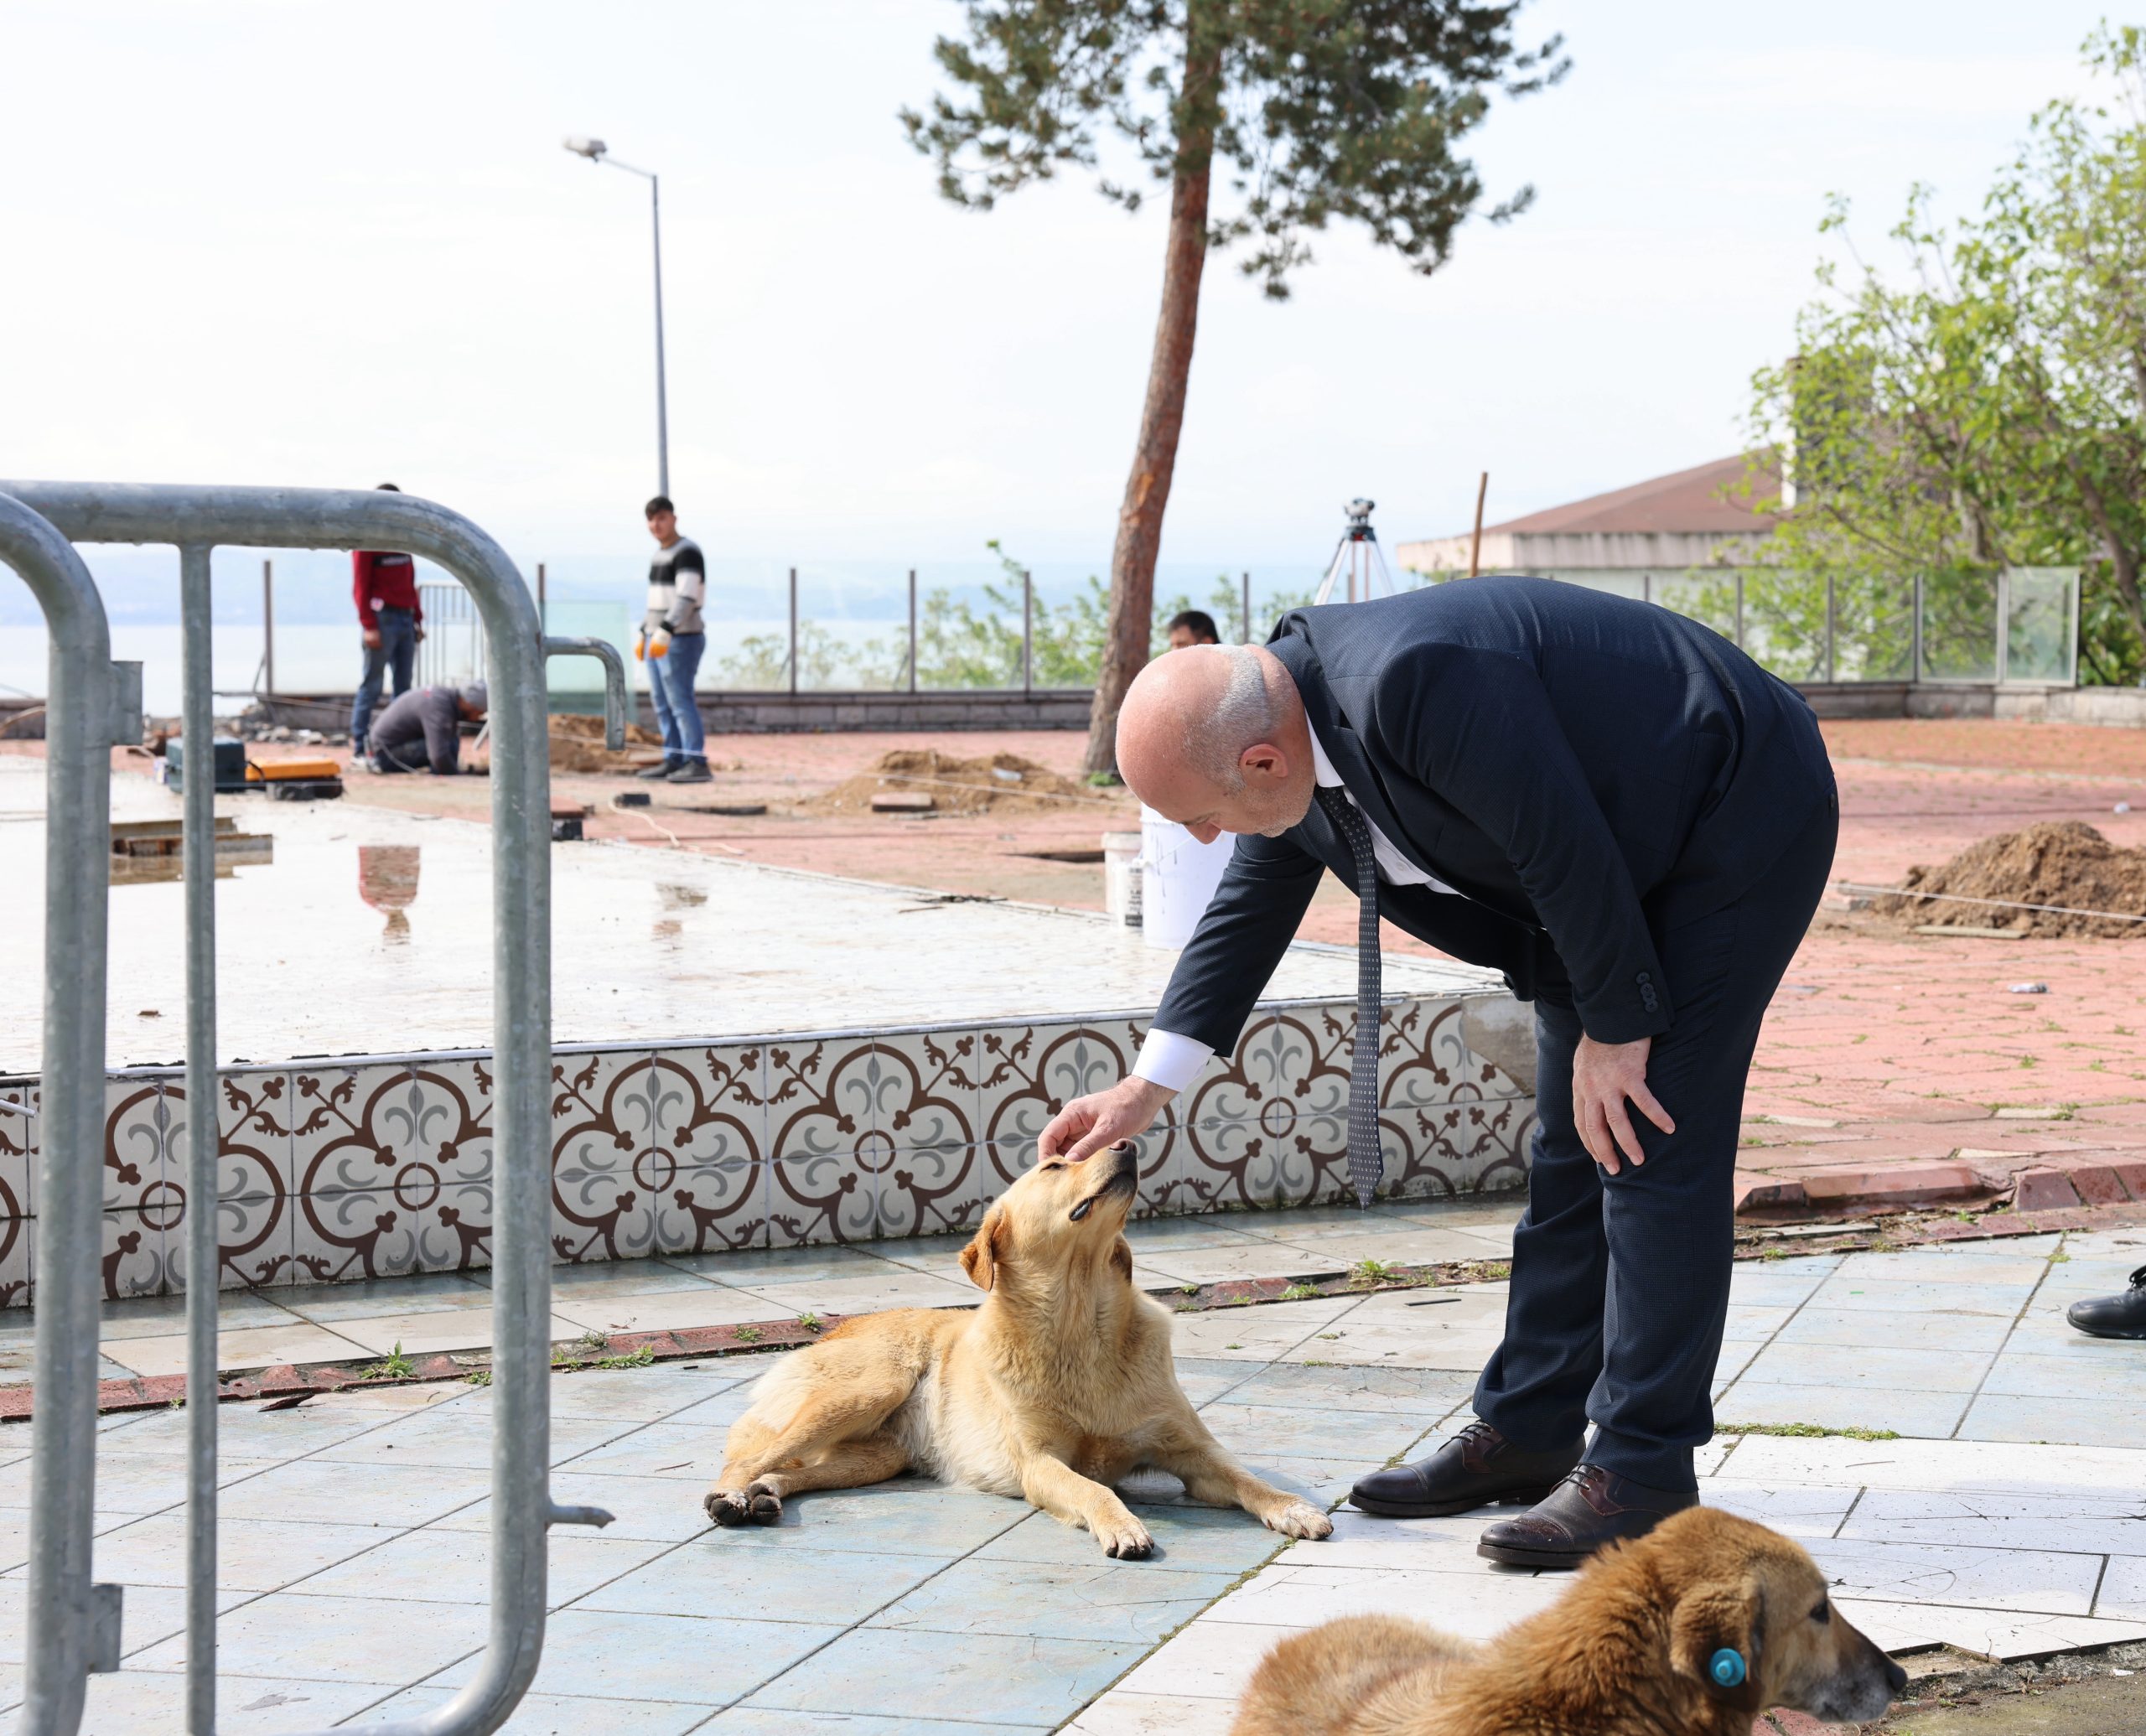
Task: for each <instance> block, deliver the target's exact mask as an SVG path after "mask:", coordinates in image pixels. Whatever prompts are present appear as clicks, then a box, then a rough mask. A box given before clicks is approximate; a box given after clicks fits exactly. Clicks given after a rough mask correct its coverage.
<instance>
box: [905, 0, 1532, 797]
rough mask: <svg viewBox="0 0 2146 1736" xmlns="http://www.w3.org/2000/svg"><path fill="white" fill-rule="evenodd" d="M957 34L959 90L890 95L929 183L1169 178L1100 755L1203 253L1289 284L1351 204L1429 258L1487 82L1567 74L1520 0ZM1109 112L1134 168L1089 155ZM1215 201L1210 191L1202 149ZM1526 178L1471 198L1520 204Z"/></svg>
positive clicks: (1018, 1) (1458, 191)
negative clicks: (914, 99)
mask: <svg viewBox="0 0 2146 1736" xmlns="http://www.w3.org/2000/svg"><path fill="white" fill-rule="evenodd" d="M964 4H965V8H966V10H967V37H966V39H955V38H951V37H941V39H939V41H938V43H937V44H936V54H937V58H938V60H939V64H940V65H941V69H942V70H944V72H945V73H946V77H947V78H948V80H950V81H951V84H952V85H953V86H955V87H956V93H957V94H956V95H955V96H947V95H945V94H943V93H942V94H941V95H938V96H935V97H934V98H933V100H932V102H931V105H930V112H929V113H928V114H920V113H917V112H915V111H908V110H905V111H903V114H902V123H903V125H904V126H905V127H906V128H907V130H908V132H909V136H910V140H911V142H912V143H914V144H915V146H916V148H918V149H919V150H920V151H921V152H923V153H925V154H926V155H928V156H930V157H931V158H934V159H935V160H936V163H938V166H939V190H940V191H941V194H944V195H945V196H946V198H948V199H949V200H953V201H954V202H955V203H956V204H958V205H967V206H970V207H972V208H974V209H977V210H989V209H990V208H991V207H992V205H993V204H994V203H995V202H996V201H997V200H998V199H999V198H1000V197H1001V196H1002V195H1003V194H1008V193H1011V192H1013V191H1015V190H1016V189H1019V188H1021V187H1024V186H1025V185H1027V184H1029V183H1030V182H1032V181H1039V180H1047V179H1050V178H1051V177H1052V176H1053V175H1055V174H1056V173H1057V172H1058V171H1059V169H1060V168H1062V167H1065V166H1067V165H1071V166H1073V167H1076V168H1088V169H1095V170H1096V171H1098V174H1099V178H1100V179H1101V185H1102V191H1103V193H1104V194H1105V195H1106V196H1107V197H1108V198H1110V199H1112V200H1116V201H1117V202H1118V203H1119V204H1121V205H1124V206H1125V207H1126V209H1127V210H1138V208H1139V206H1140V205H1141V203H1142V201H1143V188H1142V187H1141V185H1140V184H1139V183H1140V181H1142V180H1143V179H1145V180H1148V181H1152V182H1155V183H1162V184H1168V186H1169V189H1170V213H1169V236H1168V239H1167V241H1165V243H1164V262H1163V293H1162V306H1161V310H1160V313H1159V316H1158V318H1157V319H1156V323H1155V341H1154V350H1153V357H1152V359H1151V360H1150V362H1149V365H1148V390H1147V396H1146V401H1145V402H1144V404H1143V407H1142V410H1141V415H1140V432H1139V436H1138V439H1137V440H1136V441H1135V443H1134V446H1133V465H1132V470H1131V474H1130V475H1129V476H1128V477H1127V481H1126V487H1125V497H1124V500H1123V503H1122V505H1121V506H1120V508H1119V510H1118V524H1117V542H1116V546H1115V547H1114V548H1113V550H1112V555H1111V583H1110V593H1109V595H1110V603H1109V615H1108V619H1107V628H1106V637H1105V643H1104V647H1103V656H1102V668H1101V671H1100V672H1099V675H1098V677H1097V680H1096V698H1095V710H1094V713H1093V718H1092V722H1091V728H1090V733H1089V738H1088V754H1087V764H1088V768H1089V769H1090V770H1091V771H1107V770H1110V769H1111V768H1112V762H1113V753H1112V748H1113V738H1114V734H1115V728H1116V723H1117V708H1118V704H1119V702H1120V701H1121V700H1122V698H1123V697H1124V693H1125V689H1126V687H1127V686H1128V685H1129V684H1130V683H1131V681H1132V680H1133V676H1135V675H1137V674H1138V673H1139V671H1140V668H1141V666H1142V665H1143V663H1145V662H1146V661H1147V660H1148V654H1149V624H1150V617H1151V615H1152V614H1153V598H1154V578H1155V559H1156V554H1157V552H1158V550H1159V547H1160V546H1161V542H1162V527H1163V514H1164V508H1165V507H1166V506H1167V505H1168V503H1169V490H1170V480H1171V476H1172V474H1173V471H1174V468H1175V465H1176V462H1177V446H1178V436H1179V430H1180V428H1182V426H1183V423H1184V401H1185V385H1186V381H1187V380H1188V378H1189V376H1190V372H1191V367H1192V350H1193V339H1194V334H1195V327H1196V324H1197V321H1198V315H1199V303H1200V278H1201V275H1202V272H1204V270H1205V264H1206V257H1207V255H1208V253H1209V252H1210V251H1211V250H1214V249H1216V248H1221V247H1226V246H1231V245H1233V244H1236V243H1239V242H1242V243H1245V244H1247V252H1246V256H1245V257H1244V260H1243V269H1244V271H1245V272H1247V274H1248V275H1250V276H1252V277H1256V278H1257V279H1258V280H1259V281H1260V283H1261V285H1262V288H1264V289H1265V291H1266V293H1267V294H1268V295H1269V296H1272V297H1274V298H1283V297H1285V296H1286V295H1287V294H1288V274H1289V272H1290V271H1291V270H1292V269H1293V267H1297V266H1299V265H1304V264H1306V263H1309V261H1310V259H1311V257H1312V256H1311V251H1310V249H1309V246H1307V245H1306V244H1305V241H1304V236H1305V234H1306V232H1307V231H1313V230H1319V229H1324V227H1325V226H1326V225H1327V224H1328V223H1329V222H1330V220H1333V219H1335V218H1337V217H1339V218H1350V219H1354V220H1356V221H1359V222H1361V223H1362V224H1364V225H1366V227H1367V228H1368V229H1369V230H1370V231H1371V235H1372V236H1373V237H1374V238H1375V239H1376V241H1380V242H1381V243H1382V244H1384V245H1385V246H1390V247H1392V248H1393V249H1394V250H1395V251H1397V252H1399V253H1400V254H1401V255H1402V257H1404V258H1406V259H1407V261H1408V262H1410V264H1411V265H1412V266H1413V267H1414V269H1416V270H1417V271H1418V272H1423V273H1426V274H1428V273H1429V272H1433V271H1435V270H1436V269H1437V268H1438V267H1439V266H1440V265H1442V264H1444V262H1445V260H1446V257H1447V256H1448V254H1449V251H1450V250H1451V247H1452V241H1453V232H1454V229H1455V228H1456V227H1458V226H1459V224H1460V222H1461V221H1462V220H1464V218H1465V217H1467V216H1468V215H1469V214H1470V212H1472V211H1473V210H1475V207H1476V205H1478V203H1479V202H1480V200H1481V197H1482V185H1481V183H1480V181H1479V180H1478V179H1477V178H1476V174H1475V167H1474V165H1473V164H1472V163H1470V162H1469V161H1468V160H1467V159H1466V158H1464V157H1461V156H1459V155H1457V154H1456V153H1455V148H1456V146H1457V145H1458V144H1459V142H1460V141H1461V140H1462V139H1463V138H1464V137H1465V135H1466V134H1467V133H1468V132H1470V131H1471V130H1473V128H1474V127H1475V126H1476V125H1477V124H1478V123H1479V122H1480V121H1481V120H1482V118H1483V116H1484V114H1485V111H1487V109H1488V106H1489V92H1490V91H1491V90H1492V89H1493V88H1494V87H1495V88H1501V89H1503V90H1504V91H1506V93H1507V94H1508V95H1511V96H1521V95H1524V94H1526V93H1527V92H1529V91H1536V90H1538V89H1540V88H1542V86H1544V85H1546V84H1548V83H1550V82H1552V81H1553V80H1556V79H1558V77H1560V76H1562V75H1563V73H1564V71H1565V70H1566V67H1567V65H1568V62H1566V61H1565V60H1563V59H1562V58H1561V57H1560V56H1559V53H1558V49H1559V44H1558V39H1554V38H1553V39H1551V40H1550V41H1548V42H1547V43H1546V44H1543V45H1542V47H1541V48H1539V49H1533V50H1523V49H1519V48H1517V47H1516V45H1515V43H1514V40H1513V32H1512V22H1513V17H1514V14H1515V13H1516V12H1517V11H1518V9H1519V7H1518V4H1517V0H1509V3H1504V4H1478V3H1470V0H964ZM1105 133H1115V134H1116V135H1117V137H1119V138H1120V139H1122V141H1123V142H1124V144H1125V146H1126V147H1127V153H1128V154H1129V158H1130V161H1131V162H1132V163H1133V164H1134V165H1136V167H1137V173H1136V174H1134V175H1133V177H1131V178H1130V179H1117V178H1116V177H1115V176H1114V175H1113V174H1111V173H1109V172H1107V170H1106V168H1105V165H1104V164H1103V163H1102V158H1101V155H1100V153H1099V151H1098V147H1097V140H1098V137H1099V136H1101V135H1103V134H1105ZM1218 161H1219V162H1220V163H1221V164H1222V165H1223V172H1224V174H1225V177H1226V181H1227V188H1226V194H1227V197H1226V200H1225V204H1226V207H1227V208H1226V209H1225V210H1217V209H1216V206H1215V203H1214V201H1213V200H1212V198H1211V194H1212V190H1213V189H1212V183H1213V179H1214V172H1215V168H1216V163H1217V162H1218ZM1530 196H1531V194H1530V190H1529V189H1521V191H1520V192H1519V193H1517V194H1515V195H1514V196H1513V197H1512V198H1511V199H1509V200H1506V201H1504V202H1503V203H1501V204H1500V205H1496V206H1495V207H1494V208H1493V209H1492V210H1490V213H1489V215H1490V219H1491V220H1492V221H1494V222H1503V221H1505V220H1506V219H1508V218H1511V217H1512V216H1514V215H1517V214H1518V213H1519V212H1520V211H1521V210H1522V209H1524V208H1525V206H1526V205H1527V202H1528V200H1529V198H1530Z"/></svg>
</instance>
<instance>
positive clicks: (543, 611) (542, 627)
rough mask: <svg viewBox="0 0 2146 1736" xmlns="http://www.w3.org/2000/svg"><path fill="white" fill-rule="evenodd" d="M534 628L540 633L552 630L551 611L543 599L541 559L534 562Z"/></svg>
mask: <svg viewBox="0 0 2146 1736" xmlns="http://www.w3.org/2000/svg"><path fill="white" fill-rule="evenodd" d="M551 630H552V611H551V609H550V607H549V606H548V605H547V604H546V602H545V600H544V563H543V562H542V561H539V562H537V631H538V632H540V633H548V632H550V631H551Z"/></svg>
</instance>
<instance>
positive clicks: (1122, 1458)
mask: <svg viewBox="0 0 2146 1736" xmlns="http://www.w3.org/2000/svg"><path fill="white" fill-rule="evenodd" d="M1137 1187H1138V1160H1137V1158H1135V1157H1134V1155H1133V1150H1132V1148H1131V1147H1129V1146H1124V1145H1118V1146H1113V1147H1112V1148H1110V1149H1109V1150H1107V1151H1103V1152H1098V1153H1096V1155H1095V1156H1093V1157H1092V1158H1087V1159H1086V1160H1084V1161H1082V1162H1081V1163H1068V1162H1066V1161H1065V1160H1064V1159H1063V1158H1050V1159H1048V1160H1046V1161H1045V1162H1044V1163H1039V1164H1038V1165H1037V1166H1036V1167H1035V1168H1034V1169H1031V1170H1029V1172H1028V1173H1027V1174H1024V1175H1023V1176H1022V1177H1021V1178H1020V1179H1019V1180H1018V1181H1016V1182H1015V1183H1014V1184H1013V1186H1012V1187H1010V1188H1008V1189H1007V1190H1006V1192H1005V1194H1003V1196H1002V1197H1001V1198H1000V1199H999V1200H998V1201H997V1202H996V1203H995V1204H994V1205H993V1206H992V1208H991V1209H990V1210H989V1211H987V1212H986V1213H985V1214H984V1218H983V1222H982V1225H981V1226H979V1227H978V1228H977V1234H976V1239H975V1240H974V1241H972V1242H971V1243H970V1244H969V1245H968V1246H967V1247H966V1248H964V1249H962V1266H963V1267H964V1268H965V1269H966V1270H967V1272H968V1275H969V1277H971V1278H972V1279H973V1280H974V1281H975V1283H977V1286H978V1287H979V1288H982V1290H984V1291H985V1292H986V1295H985V1297H984V1300H983V1305H982V1307H981V1308H977V1309H976V1310H975V1311H974V1312H970V1311H967V1310H949V1309H944V1308H895V1309H893V1310H890V1311H889V1312H888V1313H886V1314H865V1315H863V1316H860V1317H859V1318H858V1319H853V1320H845V1321H843V1322H842V1324H841V1325H839V1326H837V1328H836V1329H834V1330H833V1331H832V1332H830V1333H829V1334H827V1336H826V1337H825V1338H824V1339H822V1340H820V1341H819V1342H818V1343H816V1344H813V1345H807V1346H806V1348H804V1349H803V1350H794V1351H792V1352H791V1353H790V1355H787V1356H785V1357H784V1358H783V1359H782V1360H781V1361H780V1362H778V1363H777V1364H776V1365H775V1366H774V1367H773V1368H771V1369H770V1370H769V1371H768V1372H767V1373H766V1374H765V1375H763V1376H761V1377H760V1380H759V1384H758V1386H755V1387H754V1391H753V1405H752V1408H751V1409H750V1410H749V1411H747V1412H745V1414H744V1416H742V1417H739V1419H738V1420H737V1421H736V1422H733V1424H731V1426H730V1438H729V1441H728V1446H727V1451H726V1454H725V1458H724V1463H723V1471H722V1474H721V1475H720V1476H719V1477H718V1479H716V1484H715V1486H714V1488H713V1489H712V1490H709V1492H708V1502H707V1505H708V1517H709V1518H711V1519H713V1521H715V1522H716V1523H717V1524H718V1525H744V1524H758V1525H772V1524H774V1523H775V1521H776V1520H778V1519H779V1518H780V1517H781V1516H782V1498H783V1497H784V1496H785V1495H796V1494H797V1493H799V1492H800V1491H801V1490H808V1489H853V1488H856V1487H858V1485H862V1484H866V1483H878V1482H881V1481H884V1479H887V1478H889V1477H892V1476H894V1475H896V1474H899V1473H900V1472H902V1471H905V1470H910V1469H915V1470H919V1471H922V1472H925V1473H926V1474H929V1475H931V1476H934V1477H939V1478H941V1479H945V1480H946V1481H947V1482H951V1483H965V1484H967V1485H969V1486H970V1487H971V1488H972V1489H982V1490H988V1491H989V1492H991V1493H992V1494H994V1495H1025V1496H1026V1497H1027V1498H1028V1499H1029V1500H1030V1501H1032V1502H1033V1503H1034V1505H1037V1506H1039V1507H1040V1508H1042V1509H1043V1510H1044V1512H1046V1513H1049V1514H1050V1515H1051V1516H1053V1517H1055V1518H1057V1519H1060V1520H1063V1521H1065V1523H1066V1524H1068V1525H1084V1526H1086V1527H1087V1528H1088V1529H1089V1530H1090V1531H1093V1532H1094V1533H1095V1534H1096V1542H1099V1543H1101V1544H1102V1547H1103V1552H1104V1553H1106V1554H1107V1555H1115V1556H1144V1555H1146V1554H1147V1553H1148V1551H1149V1550H1150V1549H1151V1548H1153V1539H1152V1538H1151V1537H1149V1536H1148V1532H1147V1530H1146V1528H1145V1527H1144V1526H1142V1524H1141V1523H1140V1521H1138V1519H1136V1518H1134V1517H1133V1514H1132V1512H1131V1511H1130V1510H1128V1509H1127V1506H1126V1505H1125V1503H1124V1502H1123V1501H1122V1500H1119V1499H1118V1497H1117V1495H1116V1494H1115V1493H1114V1492H1113V1491H1112V1488H1111V1486H1110V1485H1112V1483H1114V1482H1116V1481H1117V1479H1120V1478H1122V1477H1123V1476H1124V1475H1126V1474H1127V1473H1128V1472H1130V1471H1132V1470H1133V1469H1135V1468H1136V1467H1138V1466H1143V1465H1153V1466H1158V1467H1159V1468H1160V1469H1164V1470H1166V1471H1169V1472H1170V1473H1171V1474H1173V1475H1174V1476H1177V1477H1179V1478H1180V1479H1183V1481H1184V1485H1185V1488H1186V1490H1187V1491H1188V1492H1189V1493H1190V1495H1191V1496H1192V1498H1193V1499H1194V1500H1199V1501H1208V1502H1213V1503H1216V1504H1217V1505H1234V1506H1239V1507H1242V1508H1243V1509H1244V1510H1245V1511H1247V1512H1249V1513H1253V1514H1256V1515H1257V1516H1258V1517H1259V1519H1260V1521H1261V1522H1262V1523H1263V1524H1264V1525H1266V1526H1268V1527H1269V1528H1270V1529H1271V1530H1273V1531H1281V1532H1283V1533H1285V1534H1286V1535H1288V1536H1292V1537H1323V1536H1326V1535H1328V1533H1330V1531H1332V1530H1333V1529H1334V1526H1333V1525H1332V1523H1331V1521H1329V1520H1328V1518H1327V1516H1326V1515H1325V1514H1324V1513H1323V1512H1321V1511H1319V1509H1318V1508H1317V1507H1314V1506H1313V1505H1311V1504H1310V1503H1309V1502H1308V1501H1304V1500H1298V1498H1297V1497H1296V1496H1294V1495H1287V1494H1284V1493H1283V1491H1282V1490H1278V1489H1271V1488H1269V1487H1268V1486H1267V1485H1266V1484H1264V1483H1262V1482H1261V1481H1260V1480H1259V1479H1258V1478H1257V1477H1255V1476H1253V1475H1252V1474H1251V1473H1250V1472H1249V1471H1247V1470H1246V1469H1244V1468H1243V1467H1242V1466H1241V1465H1239V1464H1237V1463H1236V1461H1235V1460H1234V1459H1231V1457H1230V1455H1229V1454H1226V1453H1225V1452H1224V1451H1223V1450H1222V1448H1221V1446H1220V1444H1219V1443H1217V1442H1216V1439H1215V1438H1214V1436H1212V1435H1211V1434H1210V1433H1208V1432H1207V1428H1206V1425H1205V1423H1203V1422H1200V1418H1199V1417H1198V1416H1197V1415H1196V1414H1195V1412H1194V1411H1193V1408H1192V1404H1191V1402H1190V1400H1189V1399H1187V1398H1186V1397H1185V1396H1184V1390H1183V1389H1182V1388H1181V1387H1179V1385H1178V1383H1177V1371H1176V1369H1175V1367H1174V1365H1173V1363H1172V1361H1171V1359H1170V1317H1169V1314H1166V1313H1164V1310H1163V1309H1162V1308H1160V1307H1159V1306H1158V1305H1157V1304H1156V1303H1153V1302H1152V1301H1150V1300H1149V1299H1148V1298H1147V1297H1145V1296H1143V1295H1142V1294H1141V1293H1139V1292H1138V1290H1136V1289H1134V1288H1133V1250H1132V1249H1131V1248H1130V1247H1128V1246H1127V1245H1126V1241H1125V1237H1124V1236H1123V1235H1122V1234H1121V1233H1120V1232H1121V1231H1122V1230H1123V1229H1124V1227H1125V1218H1126V1214H1127V1211H1128V1210H1131V1208H1132V1205H1133V1194H1134V1192H1135V1190H1136V1189H1137Z"/></svg>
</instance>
